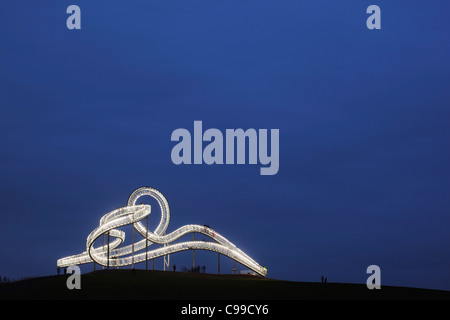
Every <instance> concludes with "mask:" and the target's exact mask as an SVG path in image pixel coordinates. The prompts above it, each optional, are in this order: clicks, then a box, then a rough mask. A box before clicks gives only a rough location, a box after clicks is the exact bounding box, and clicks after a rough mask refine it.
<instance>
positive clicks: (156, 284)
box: [0, 269, 450, 300]
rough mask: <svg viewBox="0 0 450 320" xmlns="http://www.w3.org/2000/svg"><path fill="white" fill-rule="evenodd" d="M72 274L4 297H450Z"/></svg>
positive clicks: (32, 282)
mask: <svg viewBox="0 0 450 320" xmlns="http://www.w3.org/2000/svg"><path fill="white" fill-rule="evenodd" d="M67 278H68V275H60V276H47V277H37V278H31V279H25V280H20V281H15V282H10V283H2V284H0V299H14V300H17V299H33V300H35V299H39V300H40V299H44V300H54V299H58V300H59V299H64V300H66V299H83V300H92V299H95V300H97V299H150V300H174V299H175V300H227V299H228V300H229V299H231V300H242V299H245V300H323V299H332V300H353V299H357V300H361V299H362V300H372V299H383V300H390V299H395V300H411V299H427V300H429V299H438V300H442V299H446V300H450V291H440V290H429V289H417V288H407V287H393V286H383V285H382V287H381V289H380V290H375V289H374V290H369V289H367V287H366V285H365V284H346V283H326V284H325V283H318V282H294V281H281V280H272V279H263V278H260V277H257V276H250V275H215V274H196V273H186V272H169V271H166V272H164V271H146V270H135V271H134V272H133V270H130V269H123V270H101V271H96V272H91V273H86V274H82V275H81V290H69V289H67V286H66V280H67Z"/></svg>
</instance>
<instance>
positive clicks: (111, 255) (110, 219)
mask: <svg viewBox="0 0 450 320" xmlns="http://www.w3.org/2000/svg"><path fill="white" fill-rule="evenodd" d="M143 196H150V197H153V198H154V199H156V200H157V201H158V204H159V206H160V208H161V220H160V222H159V225H158V226H157V227H156V229H155V230H154V231H153V232H150V231H149V230H148V229H147V228H146V227H145V226H144V225H143V224H142V223H141V222H140V221H141V220H142V219H144V218H145V217H147V216H148V215H149V214H150V212H151V206H149V205H144V204H140V205H136V202H137V200H138V199H139V198H140V197H143ZM169 220H170V209H169V203H168V202H167V200H166V198H165V197H164V196H163V195H162V193H161V192H159V191H158V190H156V189H154V188H150V187H141V188H139V189H136V190H135V191H134V192H133V193H132V194H131V195H130V197H129V198H128V203H127V206H126V207H122V208H119V209H116V210H114V211H111V212H109V213H107V214H105V215H104V216H103V217H102V218H101V219H100V225H99V226H98V227H97V228H96V229H94V230H93V231H92V232H91V233H90V234H89V236H88V237H87V241H86V251H85V252H83V253H80V254H77V255H73V256H68V257H65V258H61V259H59V260H58V261H57V266H58V267H60V268H64V267H68V266H71V265H80V264H85V263H91V262H96V263H98V264H99V265H102V266H104V267H122V266H129V265H132V266H133V267H134V264H135V263H139V262H143V261H146V260H150V259H155V258H158V257H161V256H166V255H169V254H172V253H175V252H180V251H184V250H209V251H214V252H217V253H220V254H223V255H225V256H228V257H229V258H231V259H233V260H235V261H237V262H239V263H241V264H242V265H244V266H246V267H247V268H249V269H251V270H252V271H254V272H255V273H257V274H259V275H261V276H263V277H265V276H266V275H267V269H266V268H265V267H262V266H260V265H259V264H258V263H257V262H256V261H254V260H253V259H251V258H250V257H249V256H248V255H246V254H245V253H244V252H242V251H241V250H240V249H238V248H237V247H236V246H235V245H234V244H233V243H231V242H230V241H228V240H227V239H226V238H225V237H223V236H222V235H220V234H218V233H217V232H216V231H214V230H212V229H211V228H209V227H208V226H201V225H195V224H190V225H185V226H183V227H180V228H178V229H177V230H175V231H173V232H171V233H169V234H166V230H167V227H168V225H169ZM130 224H132V225H133V228H134V229H135V230H137V232H139V234H141V235H142V236H143V237H144V239H142V240H140V241H138V242H136V243H133V244H131V245H128V246H124V247H119V246H120V245H121V244H122V243H123V241H124V240H125V232H124V231H121V230H118V229H117V228H119V227H123V226H125V225H130ZM193 232H197V233H202V234H204V235H206V236H208V237H210V238H211V239H213V240H214V241H215V242H212V241H186V242H180V243H175V244H171V243H172V242H173V241H175V240H177V239H178V238H180V237H182V236H184V235H186V234H188V233H193ZM102 235H108V236H110V237H113V238H115V239H114V240H113V241H111V242H109V241H108V244H107V245H105V244H103V245H102V246H99V247H97V248H94V246H93V245H94V242H95V240H96V239H98V238H99V237H100V236H102ZM152 243H156V244H160V245H163V247H160V248H157V249H153V250H148V246H149V245H151V244H152ZM143 249H146V251H145V252H141V253H138V254H136V253H135V252H138V251H140V250H143ZM130 254H131V256H129V255H130ZM127 255H128V256H127Z"/></svg>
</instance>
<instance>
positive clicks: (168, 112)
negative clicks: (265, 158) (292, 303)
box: [0, 0, 450, 290]
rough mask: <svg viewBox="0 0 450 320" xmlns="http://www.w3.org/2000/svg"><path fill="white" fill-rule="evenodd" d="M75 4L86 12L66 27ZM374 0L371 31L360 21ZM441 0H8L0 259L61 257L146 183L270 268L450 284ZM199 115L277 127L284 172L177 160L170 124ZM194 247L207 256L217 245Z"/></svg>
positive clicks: (39, 271)
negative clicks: (372, 272)
mask: <svg viewBox="0 0 450 320" xmlns="http://www.w3.org/2000/svg"><path fill="white" fill-rule="evenodd" d="M71 4H77V5H79V6H80V8H81V11H82V29H81V30H68V29H67V28H66V19H67V17H68V15H67V14H66V8H67V7H68V6H69V5H71ZM371 4H377V5H379V6H380V7H381V10H382V29H381V30H372V31H371V30H368V29H367V28H366V19H367V17H368V15H367V14H366V13H365V12H366V8H367V7H368V6H369V5H371ZM449 10H450V3H449V2H448V1H447V0H433V1H425V0H423V1H414V2H411V1H403V0H402V1H400V0H399V1H382V0H376V1H360V0H353V1H350V0H349V1H334V0H333V1H332V0H329V1H325V0H317V1H306V0H296V1H273V0H271V1H267V0H258V1H254V0H240V1H234V0H232V1H210V0H208V1H205V0H199V1H170V0H169V1H168V0H165V1H153V0H152V1H136V0H130V1H116V0H110V1H85V0H77V1H70V2H69V1H40V2H37V1H31V0H28V1H15V2H13V1H9V2H2V3H1V4H0V149H1V153H0V155H1V156H0V219H1V220H0V241H1V246H0V275H1V276H9V277H10V278H20V277H23V276H32V275H46V274H54V273H55V272H56V260H57V259H58V258H61V257H63V256H66V255H70V254H76V253H79V252H82V251H83V250H84V248H85V241H86V237H87V235H88V234H89V233H90V232H91V231H92V230H93V229H94V228H95V227H96V226H97V225H98V221H99V219H100V218H101V217H102V216H103V215H104V214H105V213H107V212H108V211H110V210H113V209H115V208H117V207H119V206H123V205H125V204H126V200H127V198H128V196H129V194H130V193H131V192H132V191H133V190H134V189H136V188H138V187H140V186H144V185H149V186H152V187H155V188H157V189H158V190H160V191H161V192H162V193H163V194H164V195H165V196H166V197H167V199H168V201H169V204H170V206H171V210H172V219H171V223H170V225H169V231H173V230H175V229H176V228H178V227H180V226H182V225H184V224H188V223H199V224H204V223H206V224H209V225H210V226H211V227H213V228H214V229H216V230H217V231H218V232H220V233H221V234H223V235H224V236H226V237H227V238H229V239H230V240H231V241H232V242H234V243H235V244H236V245H237V246H238V247H240V248H242V249H243V250H244V251H246V252H247V253H248V254H249V255H250V256H251V257H253V258H254V259H255V260H257V261H258V262H259V263H261V264H262V265H266V266H267V268H268V272H269V274H268V275H269V277H272V278H277V279H288V280H298V281H319V280H320V276H321V275H322V274H323V275H326V276H327V277H328V280H329V281H333V282H335V281H336V282H357V283H365V280H366V278H367V276H368V275H367V274H366V273H365V271H366V268H367V266H369V265H371V264H377V265H379V266H380V268H381V281H382V285H383V284H385V285H402V286H414V287H426V288H439V289H447V290H450V247H449V244H450V232H449V230H450V215H449V208H450V198H449V195H450V180H449V179H450V170H449V163H450V162H449V161H450V147H449V141H450V127H449V122H450V111H449V101H450V90H449V89H450V60H449V57H450V41H449V39H450V37H449V36H450V27H449V24H448V12H449ZM194 120H202V121H203V126H204V128H205V129H207V128H218V129H220V130H223V132H225V129H228V128H229V129H235V128H243V129H248V128H255V129H279V130H280V170H279V172H278V174H276V175H274V176H261V175H260V174H259V167H260V165H240V166H238V165H213V166H208V165H190V166H189V165H180V166H176V165H174V164H173V163H172V162H171V158H170V153H171V149H172V147H173V146H174V145H175V143H174V142H171V141H170V136H171V133H172V131H173V130H175V129H177V128H187V129H188V130H190V131H191V132H192V130H193V122H194ZM154 213H155V214H157V210H156V209H155V210H154ZM152 218H153V217H152ZM155 219H156V220H157V218H155ZM156 220H155V221H156ZM201 257H204V259H205V260H204V261H207V260H206V259H210V260H211V261H212V262H211V263H210V264H209V265H208V268H209V269H208V268H207V271H208V270H209V271H211V272H213V271H215V268H216V266H215V265H214V263H215V261H216V256H215V255H214V254H212V253H210V254H209V255H208V253H205V254H204V255H201ZM189 258H190V256H189V254H186V253H181V254H180V256H179V257H178V256H177V255H174V256H173V257H172V259H173V260H172V261H174V262H175V263H178V266H180V267H181V266H182V265H186V266H188V267H189ZM177 259H178V260H177ZM182 259H185V260H186V261H187V262H185V261H184V260H182ZM199 259H200V258H199ZM224 260H225V259H224ZM208 261H209V260H208ZM199 263H201V262H199ZM227 263H229V262H225V261H224V265H226V266H227V267H226V268H228V265H227ZM160 264H161V265H162V263H160ZM88 268H91V267H88ZM226 268H225V267H224V268H222V271H224V272H226V271H227V270H228V269H231V267H230V268H228V269H226Z"/></svg>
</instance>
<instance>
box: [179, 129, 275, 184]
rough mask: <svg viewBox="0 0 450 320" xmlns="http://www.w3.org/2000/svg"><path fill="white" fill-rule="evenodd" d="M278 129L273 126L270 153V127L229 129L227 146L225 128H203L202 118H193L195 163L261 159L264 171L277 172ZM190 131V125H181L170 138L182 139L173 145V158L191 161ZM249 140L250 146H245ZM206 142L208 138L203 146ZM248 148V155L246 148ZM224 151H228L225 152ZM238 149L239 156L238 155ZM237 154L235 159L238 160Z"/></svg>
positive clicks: (266, 172) (263, 173)
mask: <svg viewBox="0 0 450 320" xmlns="http://www.w3.org/2000/svg"><path fill="white" fill-rule="evenodd" d="M279 136H280V133H279V129H271V130H270V155H269V149H268V141H267V140H268V132H267V129H259V130H258V131H256V130H255V129H247V130H246V131H244V130H243V129H226V130H225V148H224V136H223V134H222V131H220V130H219V129H215V128H210V129H208V130H206V131H205V132H203V123H202V121H194V137H193V140H194V141H193V145H194V146H193V153H194V161H193V163H194V164H202V163H203V162H204V163H206V164H208V165H211V164H224V163H225V164H235V163H236V164H245V163H246V158H248V164H257V163H258V160H259V163H260V164H261V165H263V166H265V167H261V169H260V174H261V175H274V174H276V173H277V172H278V168H279ZM191 140H192V139H191V133H190V132H189V131H188V130H187V129H183V128H179V129H176V130H174V131H173V132H172V136H171V141H179V142H178V143H177V144H176V145H175V146H174V147H173V149H172V154H171V158H172V162H173V163H174V164H176V165H179V164H192V156H191V155H192V141H191ZM246 141H248V148H246V145H247V144H246ZM203 142H209V143H208V144H207V145H206V146H205V147H204V148H203ZM247 149H248V157H247V155H246V154H247V153H246V150H247ZM224 153H225V155H224ZM235 153H236V157H235ZM235 158H236V162H235Z"/></svg>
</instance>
